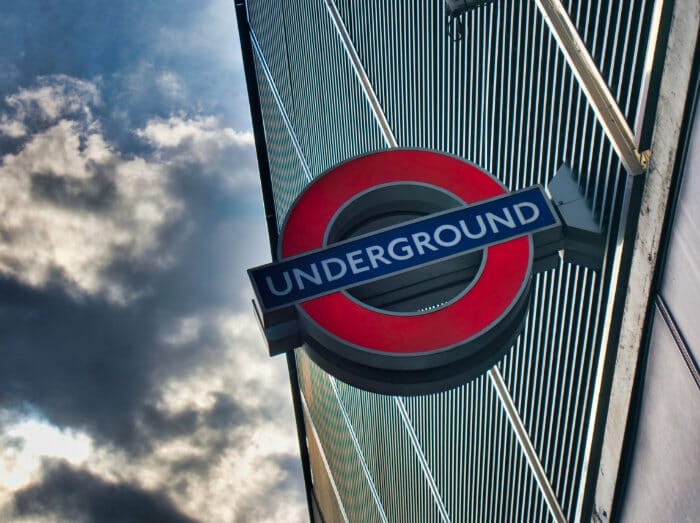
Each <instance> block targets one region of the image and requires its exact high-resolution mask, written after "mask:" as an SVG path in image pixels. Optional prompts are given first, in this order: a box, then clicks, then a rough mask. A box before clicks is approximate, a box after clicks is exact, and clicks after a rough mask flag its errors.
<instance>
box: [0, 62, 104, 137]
mask: <svg viewBox="0 0 700 523" xmlns="http://www.w3.org/2000/svg"><path fill="white" fill-rule="evenodd" d="M36 84H37V86H35V87H32V88H31V89H24V88H21V89H19V91H18V92H17V93H15V94H12V95H9V96H6V97H5V103H6V104H7V106H8V107H9V109H10V111H9V113H6V114H2V115H0V133H1V134H5V135H7V136H9V137H10V138H21V137H24V136H26V135H27V134H28V133H29V132H30V131H35V130H36V129H31V128H29V127H28V126H31V125H32V124H34V125H35V126H37V127H38V126H46V125H47V124H51V123H54V122H56V121H57V120H58V118H59V117H62V116H65V115H73V116H76V117H78V118H80V119H81V120H85V121H87V122H90V121H91V120H92V114H91V107H93V106H96V105H99V104H100V102H101V100H100V95H99V91H98V86H97V85H96V84H95V83H93V82H88V81H84V80H80V79H77V78H71V77H69V76H66V75H54V76H40V77H38V78H37V79H36Z"/></svg>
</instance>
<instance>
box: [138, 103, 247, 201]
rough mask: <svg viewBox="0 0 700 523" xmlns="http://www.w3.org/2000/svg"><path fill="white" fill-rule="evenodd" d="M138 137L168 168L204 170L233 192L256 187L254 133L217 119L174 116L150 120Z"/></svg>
mask: <svg viewBox="0 0 700 523" xmlns="http://www.w3.org/2000/svg"><path fill="white" fill-rule="evenodd" d="M136 134H137V136H139V137H140V138H141V139H143V140H145V141H146V142H148V143H149V144H150V145H151V146H153V147H154V148H155V149H156V150H157V151H159V152H158V155H159V157H160V158H161V159H162V160H163V162H164V163H166V164H167V165H173V166H176V165H179V166H189V165H192V164H195V165H199V166H202V167H203V169H202V172H203V173H204V174H210V175H211V174H216V175H219V176H224V177H225V178H224V179H225V181H226V184H227V186H228V187H229V188H230V189H231V190H234V191H235V190H240V189H251V188H253V187H257V184H258V177H257V172H256V170H255V165H256V164H255V160H254V157H253V155H254V151H255V150H254V145H255V142H254V139H253V133H251V132H240V131H236V130H235V129H233V128H231V127H226V126H224V125H222V123H221V121H220V120H219V119H218V118H216V117H214V116H200V117H194V118H184V117H182V116H171V117H170V118H167V119H161V118H154V119H151V120H149V121H148V122H147V123H146V125H145V127H144V128H143V129H139V130H137V131H136ZM241 160H243V161H241ZM235 161H237V163H233V162H235Z"/></svg>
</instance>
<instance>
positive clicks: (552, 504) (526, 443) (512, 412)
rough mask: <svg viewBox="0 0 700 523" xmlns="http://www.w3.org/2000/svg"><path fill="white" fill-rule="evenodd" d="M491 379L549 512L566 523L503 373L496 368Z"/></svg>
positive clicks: (558, 520) (491, 373) (555, 519)
mask: <svg viewBox="0 0 700 523" xmlns="http://www.w3.org/2000/svg"><path fill="white" fill-rule="evenodd" d="M489 378H491V383H492V384H493V386H494V388H495V389H496V392H497V393H498V398H499V399H500V400H501V404H502V405H503V408H504V410H505V411H506V414H507V415H508V421H510V425H511V427H513V430H514V431H515V434H516V435H517V437H518V442H519V443H520V446H521V448H522V450H523V452H524V454H525V458H526V459H527V463H528V465H529V466H530V470H532V473H533V475H534V476H535V479H536V480H537V484H538V485H539V487H540V491H542V494H543V496H544V499H545V501H546V502H547V507H549V512H550V513H551V514H552V517H553V518H554V521H556V522H557V523H566V516H565V515H564V511H563V510H562V508H561V505H559V500H558V499H557V496H556V494H555V493H554V489H553V488H552V485H551V484H550V482H549V478H547V474H546V473H545V471H544V468H543V467H542V463H540V460H539V457H538V456H537V452H536V451H535V448H534V447H533V445H532V442H531V441H530V438H529V437H528V434H527V429H526V428H525V426H524V425H523V422H522V421H521V419H520V416H519V415H518V409H517V408H516V406H515V404H514V403H513V400H512V398H511V397H510V394H509V393H508V388H507V387H506V384H505V382H504V381H503V377H502V376H501V373H500V372H499V370H498V368H497V367H494V368H493V369H491V370H490V371H489Z"/></svg>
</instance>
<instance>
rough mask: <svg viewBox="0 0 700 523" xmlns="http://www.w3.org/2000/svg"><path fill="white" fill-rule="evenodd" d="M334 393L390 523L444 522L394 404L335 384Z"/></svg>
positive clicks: (317, 370) (345, 385)
mask: <svg viewBox="0 0 700 523" xmlns="http://www.w3.org/2000/svg"><path fill="white" fill-rule="evenodd" d="M315 371H316V372H320V373H322V372H323V371H321V370H320V369H318V368H317V367H316V368H315ZM330 379H333V378H330ZM336 387H337V391H338V396H339V399H340V402H341V404H342V405H343V408H344V409H345V411H346V412H347V415H348V418H349V421H350V424H351V426H352V430H354V433H355V434H356V436H357V440H358V443H359V444H360V447H361V448H362V453H363V455H364V459H365V462H366V464H367V468H368V470H369V472H370V474H371V476H372V478H373V480H374V485H375V487H376V490H377V493H378V497H379V499H380V500H381V504H382V506H383V508H384V511H385V513H386V516H387V519H388V520H389V521H425V522H432V521H435V522H441V521H444V519H442V518H441V516H440V512H439V509H438V506H437V503H436V500H435V497H434V495H433V493H432V492H431V490H430V487H429V483H428V479H427V478H426V475H425V474H424V472H423V470H422V468H421V465H420V462H419V459H418V455H417V453H416V451H415V449H414V448H413V446H412V443H411V440H410V435H409V433H408V431H407V428H406V426H405V424H404V422H403V420H402V418H401V416H400V413H399V411H398V409H397V408H396V406H395V404H394V401H393V399H392V398H390V397H387V396H380V395H377V394H372V393H369V392H366V391H362V390H359V389H356V388H354V387H351V386H350V385H347V384H345V383H343V382H341V381H337V380H336ZM358 521H360V520H358Z"/></svg>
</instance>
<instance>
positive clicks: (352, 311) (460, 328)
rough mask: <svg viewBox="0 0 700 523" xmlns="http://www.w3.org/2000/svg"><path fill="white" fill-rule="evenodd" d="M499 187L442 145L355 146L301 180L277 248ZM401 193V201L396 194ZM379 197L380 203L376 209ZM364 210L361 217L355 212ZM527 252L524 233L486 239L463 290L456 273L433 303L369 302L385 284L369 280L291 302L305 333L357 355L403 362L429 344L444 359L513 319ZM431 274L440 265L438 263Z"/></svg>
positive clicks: (374, 361)
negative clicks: (434, 148)
mask: <svg viewBox="0 0 700 523" xmlns="http://www.w3.org/2000/svg"><path fill="white" fill-rule="evenodd" d="M383 187H385V188H383ZM392 187H393V188H392ZM392 192H393V197H392V196H391V194H392ZM506 192H507V191H506V189H505V188H504V187H503V186H502V185H501V184H500V183H499V182H498V181H497V180H496V179H495V178H493V177H492V176H490V175H489V174H487V173H485V172H483V171H482V170H480V169H479V168H477V167H475V166H474V165H471V164H468V163H466V162H464V161H462V160H459V159H457V158H455V157H452V156H448V155H445V154H440V153H435V152H430V151H417V150H397V149H393V150H389V151H383V152H378V153H373V154H369V155H366V156H362V157H359V158H356V159H354V160H350V161H348V162H346V163H343V164H341V165H339V166H337V167H334V168H333V169H331V170H330V171H327V172H326V173H325V174H323V175H322V176H320V177H319V178H317V179H316V180H315V181H314V182H313V183H312V184H311V185H310V186H309V187H308V188H307V189H306V191H305V192H304V193H303V194H302V196H301V197H300V198H299V200H298V201H297V202H296V203H295V205H294V207H293V210H292V212H291V213H290V215H289V217H288V218H287V222H286V223H285V226H284V230H283V235H282V242H281V245H280V253H279V254H280V258H287V257H291V256H295V255H298V254H302V253H305V252H308V251H311V250H314V249H319V248H322V247H323V246H324V245H325V244H326V243H327V242H328V243H332V242H333V241H338V240H340V239H342V238H347V237H350V236H353V235H355V234H363V233H365V232H368V229H372V228H376V227H383V226H384V225H391V223H385V224H383V223H382V220H387V221H388V222H391V221H394V220H405V219H411V218H412V217H418V216H420V215H423V214H426V213H433V212H435V211H436V210H440V209H445V208H449V207H451V206H454V205H456V204H458V203H459V204H472V203H477V202H479V201H482V200H487V199H490V198H495V197H498V196H500V195H503V194H505V193H506ZM372 193H374V195H373V196H372ZM411 193H413V196H412V195H411ZM377 196H378V197H377ZM400 199H405V200H406V201H405V202H399V203H397V202H396V200H400ZM462 202H463V203H462ZM382 206H384V209H385V210H386V211H387V212H385V213H382ZM377 207H378V208H379V210H377V209H376V208H377ZM371 208H375V209H374V210H372V209H371ZM363 210H364V211H367V212H366V216H367V217H368V219H367V220H364V221H363V220H362V215H363ZM344 213H345V214H344ZM532 253H533V248H532V241H531V239H530V238H529V237H527V236H525V237H520V238H517V239H513V240H509V241H507V242H504V243H501V244H498V245H491V246H489V247H488V248H486V249H485V250H484V251H482V253H481V254H480V256H481V257H483V260H482V262H481V263H479V258H477V260H476V263H475V262H474V260H473V259H472V260H467V261H469V265H470V267H473V266H474V265H476V266H477V267H478V272H477V273H476V276H475V277H474V279H473V281H471V283H469V284H468V285H469V286H468V289H467V290H466V292H464V288H465V285H466V284H467V283H466V281H467V280H466V279H463V280H462V281H460V282H455V285H454V287H455V288H456V289H459V290H456V291H455V293H453V294H452V295H451V296H449V293H447V294H443V295H441V296H438V298H440V299H438V301H439V302H440V303H442V302H444V301H447V304H445V305H444V306H439V307H436V308H434V309H432V310H431V309H430V308H429V307H421V306H420V305H421V304H420V303H418V307H417V308H416V307H415V306H413V307H412V308H408V309H406V310H403V311H402V310H399V311H397V310H390V309H391V307H389V309H386V307H377V306H375V305H373V303H372V299H373V297H372V296H369V298H368V297H367V296H368V293H369V294H372V293H374V295H383V294H386V293H383V291H382V290H381V289H379V290H376V285H375V283H374V282H373V283H370V284H366V285H365V286H363V287H365V288H364V289H362V288H361V289H359V290H358V289H357V288H356V289H355V290H354V291H353V290H350V291H336V292H332V293H330V294H327V295H324V296H320V297H317V298H314V299H311V300H308V301H306V302H303V303H301V304H299V305H297V307H298V311H299V317H300V322H301V324H302V325H303V327H304V331H305V332H306V333H307V334H308V335H309V336H310V337H311V338H312V339H313V341H314V342H316V343H317V344H319V345H322V346H323V347H324V348H326V349H328V350H331V351H334V352H337V353H338V354H339V355H340V356H342V357H344V358H348V359H350V360H354V361H356V362H358V363H364V364H371V365H376V366H381V367H386V368H411V364H410V363H409V364H408V365H407V364H406V361H407V360H406V357H408V358H409V360H413V361H416V362H418V361H419V360H421V357H422V356H430V355H434V354H437V353H441V354H442V355H443V356H445V357H443V358H441V359H440V361H441V362H442V363H443V364H445V363H449V362H450V359H451V357H450V354H451V353H454V352H455V351H456V350H457V349H459V354H460V356H459V357H463V356H464V355H465V354H469V353H471V352H475V351H478V350H481V349H482V348H484V345H485V344H486V343H488V341H489V340H490V339H491V337H492V336H493V332H494V327H496V326H497V325H498V324H501V323H504V320H509V321H510V322H519V321H520V319H522V316H524V310H525V307H524V305H523V303H524V302H525V301H526V295H527V290H528V289H529V284H530V271H531V264H532ZM463 261H464V260H463ZM463 265H464V264H463ZM440 276H444V275H443V274H440V271H437V273H436V277H440ZM462 276H463V275H462ZM467 277H468V275H467ZM385 280H390V278H386V279H385ZM381 281H383V280H380V282H381ZM390 283H391V282H390ZM394 283H396V282H394ZM409 283H411V282H410V281H409ZM372 285H375V291H372ZM377 285H379V286H381V283H380V284H377ZM398 287H401V286H400V285H399V286H398ZM358 292H359V293H360V295H359V296H358ZM363 292H364V294H362V293H363ZM352 293H354V295H353V294H352ZM446 296H447V297H448V299H447V300H445V299H444V298H445V297H446ZM433 304H435V303H433ZM380 305H381V304H380ZM414 305H415V304H414ZM425 308H428V310H427V311H425V310H423V311H421V310H420V309H425ZM514 316H517V317H514ZM455 357H456V356H455ZM399 360H403V361H401V362H399ZM418 367H420V364H418V363H417V364H416V368H418Z"/></svg>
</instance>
